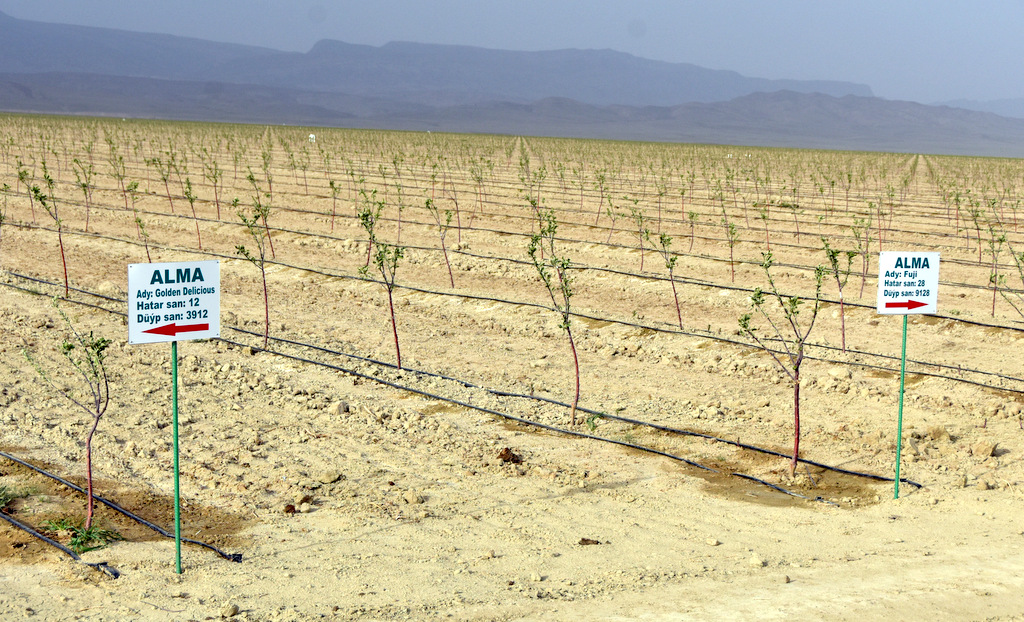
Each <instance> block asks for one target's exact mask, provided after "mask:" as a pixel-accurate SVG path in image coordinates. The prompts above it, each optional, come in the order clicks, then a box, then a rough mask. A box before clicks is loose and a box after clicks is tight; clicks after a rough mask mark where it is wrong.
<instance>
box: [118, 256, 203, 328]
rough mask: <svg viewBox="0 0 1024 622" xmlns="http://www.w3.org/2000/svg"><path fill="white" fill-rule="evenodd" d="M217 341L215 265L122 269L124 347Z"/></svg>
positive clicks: (150, 265)
mask: <svg viewBox="0 0 1024 622" xmlns="http://www.w3.org/2000/svg"><path fill="white" fill-rule="evenodd" d="M214 337H220V262H219V261H216V260H213V261H184V262H174V263H136V264H129V265H128V343H131V344H137V343H158V342H162V341H187V340H191V339H211V338H214Z"/></svg>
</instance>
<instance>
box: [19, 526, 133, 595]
mask: <svg viewBox="0 0 1024 622" xmlns="http://www.w3.org/2000/svg"><path fill="white" fill-rule="evenodd" d="M0 518H2V519H4V520H5V521H7V522H8V523H10V524H11V525H13V526H14V527H17V528H18V529H20V530H22V531H24V532H25V533H27V534H29V535H30V536H33V537H35V538H38V539H39V540H42V541H43V542H45V543H46V544H49V545H50V546H52V547H54V548H55V549H58V550H60V551H61V552H63V553H65V554H67V555H68V557H70V558H71V559H73V560H75V561H76V562H79V563H82V564H85V565H86V566H91V567H92V568H95V569H96V570H99V571H100V572H103V573H106V574H108V575H110V577H111V578H114V579H117V578H118V577H120V576H121V573H120V572H118V570H117V569H116V568H113V567H111V566H108V565H107V562H99V563H96V564H93V563H90V562H87V561H83V560H82V558H81V557H80V556H79V555H78V553H75V552H74V551H72V550H71V549H69V548H68V547H66V546H64V545H63V544H61V543H60V542H57V541H56V540H53V539H52V538H47V537H46V536H44V535H43V534H41V533H39V532H38V531H36V530H35V529H34V528H32V527H31V526H30V525H28V524H26V523H23V522H21V521H20V520H18V519H16V518H14V517H13V516H11V515H9V514H7V513H6V512H4V511H3V510H0Z"/></svg>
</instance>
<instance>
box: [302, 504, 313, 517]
mask: <svg viewBox="0 0 1024 622" xmlns="http://www.w3.org/2000/svg"><path fill="white" fill-rule="evenodd" d="M312 511H313V506H312V505H310V504H308V503H303V504H302V505H300V506H299V512H301V513H303V514H309V513H310V512H312Z"/></svg>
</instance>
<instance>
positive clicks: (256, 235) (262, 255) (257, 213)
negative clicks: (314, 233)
mask: <svg viewBox="0 0 1024 622" xmlns="http://www.w3.org/2000/svg"><path fill="white" fill-rule="evenodd" d="M250 176H251V173H250ZM252 202H253V205H252V214H251V215H249V214H246V213H245V212H244V211H242V210H238V211H237V212H236V213H237V214H238V218H239V219H241V221H242V224H244V225H245V230H246V232H247V233H248V234H249V237H250V238H252V241H253V248H254V250H253V251H250V250H249V249H248V248H246V247H245V246H243V245H241V244H239V245H237V246H235V252H236V253H237V254H239V255H241V256H242V257H244V258H245V259H246V260H248V261H249V263H251V264H252V265H254V266H256V268H257V269H259V271H260V278H261V279H262V280H263V349H264V350H265V349H266V348H267V343H268V342H269V340H270V300H269V296H268V295H267V241H268V239H269V236H268V235H267V232H266V229H265V227H264V226H263V225H262V224H261V222H266V212H267V211H268V210H269V209H270V208H269V206H267V205H264V204H263V201H262V200H261V199H260V195H259V193H258V192H257V193H256V194H255V195H254V196H253V200H252ZM231 206H232V207H234V208H237V207H238V199H235V200H234V201H232V203H231Z"/></svg>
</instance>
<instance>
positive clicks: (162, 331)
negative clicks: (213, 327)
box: [142, 322, 210, 337]
mask: <svg viewBox="0 0 1024 622" xmlns="http://www.w3.org/2000/svg"><path fill="white" fill-rule="evenodd" d="M200 330H210V325H209V324H186V325H182V326H178V325H177V324H175V323H174V322H171V323H170V324H166V325H164V326H157V327H156V328H151V329H149V330H144V331H142V332H144V333H152V334H154V335H170V336H171V337H174V336H176V335H177V334H178V333H192V332H196V331H200Z"/></svg>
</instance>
